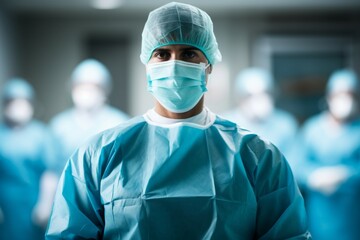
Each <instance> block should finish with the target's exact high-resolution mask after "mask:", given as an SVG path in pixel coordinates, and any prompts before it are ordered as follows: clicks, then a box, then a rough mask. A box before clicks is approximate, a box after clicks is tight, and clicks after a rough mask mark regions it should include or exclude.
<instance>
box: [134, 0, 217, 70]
mask: <svg viewBox="0 0 360 240" xmlns="http://www.w3.org/2000/svg"><path fill="white" fill-rule="evenodd" d="M173 44H185V45H190V46H193V47H196V48H198V49H199V50H201V51H202V52H203V53H204V55H205V56H206V58H207V59H208V61H209V62H210V64H215V63H217V62H220V61H221V58H222V57H221V53H220V51H219V48H218V44H217V42H216V38H215V35H214V32H213V23H212V21H211V18H210V17H209V15H208V14H207V13H206V12H204V11H202V10H201V9H199V8H196V7H194V6H191V5H188V4H183V3H177V2H172V3H168V4H166V5H164V6H162V7H160V8H157V9H155V10H154V11H152V12H150V14H149V17H148V19H147V21H146V23H145V26H144V30H143V32H142V44H141V55H140V59H141V62H142V63H144V64H147V62H148V61H149V60H150V58H151V54H152V53H153V51H154V50H155V49H157V48H159V47H162V46H167V45H173Z"/></svg>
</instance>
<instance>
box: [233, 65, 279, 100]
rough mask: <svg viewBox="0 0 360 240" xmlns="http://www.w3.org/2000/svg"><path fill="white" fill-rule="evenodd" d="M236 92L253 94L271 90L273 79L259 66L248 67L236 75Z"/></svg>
mask: <svg viewBox="0 0 360 240" xmlns="http://www.w3.org/2000/svg"><path fill="white" fill-rule="evenodd" d="M235 89H236V92H237V93H238V94H242V95H246V94H255V93H260V92H264V91H266V92H272V91H273V89H274V80H273V77H272V75H271V74H270V73H269V72H268V71H266V70H264V69H261V68H248V69H245V70H243V71H241V72H240V73H239V74H238V76H237V77H236V86H235Z"/></svg>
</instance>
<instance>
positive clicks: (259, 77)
mask: <svg viewBox="0 0 360 240" xmlns="http://www.w3.org/2000/svg"><path fill="white" fill-rule="evenodd" d="M234 89H235V95H236V99H237V107H236V108H234V109H232V110H230V111H227V112H225V113H223V114H222V116H223V117H225V118H227V119H229V120H231V121H234V122H236V123H238V124H239V125H240V126H241V127H243V128H246V129H249V130H251V131H254V132H256V133H257V134H259V135H260V136H262V137H264V138H266V139H268V140H270V141H271V142H273V143H274V144H275V145H276V146H277V147H279V149H280V150H281V151H282V152H283V153H284V154H285V156H286V157H288V155H289V153H290V152H291V151H290V150H291V147H292V144H293V142H294V140H295V137H296V133H297V130H298V123H297V121H296V119H295V118H294V117H293V116H292V115H291V114H290V113H288V112H286V111H284V110H281V109H279V108H276V107H275V102H274V79H273V76H272V75H271V73H270V72H269V71H267V70H265V69H262V68H257V67H252V68H246V69H244V70H242V71H240V73H239V74H238V76H237V78H236V82H235V88H234Z"/></svg>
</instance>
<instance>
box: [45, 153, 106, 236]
mask: <svg viewBox="0 0 360 240" xmlns="http://www.w3.org/2000/svg"><path fill="white" fill-rule="evenodd" d="M90 156H91V158H94V156H93V155H92V154H90V153H89V151H88V150H87V151H84V150H82V149H81V148H80V149H79V150H78V151H77V152H75V154H74V155H73V156H72V157H71V158H70V159H69V161H68V162H67V164H66V166H65V169H64V171H63V173H62V175H61V178H60V181H59V184H58V189H57V193H56V196H55V200H54V205H53V209H52V214H51V217H50V220H49V224H48V228H47V232H46V239H101V238H102V234H103V226H104V220H103V212H104V211H103V207H102V205H101V200H100V194H99V187H98V184H97V182H98V181H97V176H98V173H97V169H98V168H96V167H95V168H93V167H91V166H92V164H91V162H92V161H93V159H92V160H91V161H90Z"/></svg>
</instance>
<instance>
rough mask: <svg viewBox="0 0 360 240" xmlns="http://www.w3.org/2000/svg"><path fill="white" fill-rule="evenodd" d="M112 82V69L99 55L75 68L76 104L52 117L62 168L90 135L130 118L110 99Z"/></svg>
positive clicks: (72, 85)
mask: <svg viewBox="0 0 360 240" xmlns="http://www.w3.org/2000/svg"><path fill="white" fill-rule="evenodd" d="M111 85H112V79H111V75H110V72H109V70H108V69H107V68H106V66H105V65H104V64H102V63H101V62H99V61H97V60H95V59H86V60H84V61H82V62H81V63H80V64H78V65H77V66H76V68H75V69H74V71H73V73H72V75H71V97H72V101H73V104H74V106H73V107H72V108H70V109H68V110H65V111H64V112H62V113H59V114H58V115H56V116H55V117H54V118H53V119H52V120H51V121H50V127H51V129H52V130H53V132H54V134H55V136H56V137H57V139H58V140H59V142H60V143H61V152H62V153H61V155H62V156H61V159H60V162H59V170H60V171H61V170H62V169H63V167H64V166H65V162H66V161H67V160H68V158H69V157H70V155H71V154H72V153H73V151H75V149H76V148H77V147H79V146H80V145H81V144H82V143H83V142H85V141H86V139H88V138H89V137H91V136H92V135H94V134H96V133H99V132H101V131H103V130H105V129H108V128H111V127H114V126H116V125H118V124H119V123H121V122H123V121H125V120H127V119H128V118H129V116H128V115H127V114H125V113H123V112H122V111H120V110H118V109H116V108H114V107H112V106H110V105H109V104H108V103H107V99H108V96H109V94H110V90H111Z"/></svg>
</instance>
